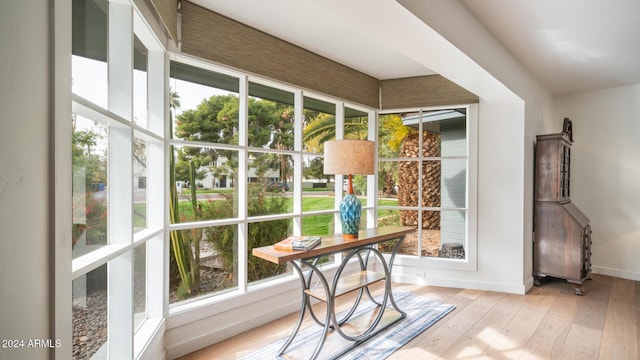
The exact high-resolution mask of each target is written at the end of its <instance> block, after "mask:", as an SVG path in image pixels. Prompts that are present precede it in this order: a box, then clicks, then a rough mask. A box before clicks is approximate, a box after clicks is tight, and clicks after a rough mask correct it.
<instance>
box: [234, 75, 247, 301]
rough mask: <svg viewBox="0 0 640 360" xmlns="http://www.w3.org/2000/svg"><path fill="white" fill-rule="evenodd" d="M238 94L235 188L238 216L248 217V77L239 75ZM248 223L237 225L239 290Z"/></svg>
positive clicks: (244, 282) (244, 275) (242, 287)
mask: <svg viewBox="0 0 640 360" xmlns="http://www.w3.org/2000/svg"><path fill="white" fill-rule="evenodd" d="M239 90H240V94H239V99H238V100H239V114H238V117H239V119H238V121H239V124H238V126H239V129H238V130H239V134H240V136H239V139H238V145H240V150H239V154H238V179H236V184H234V186H236V189H238V216H239V217H240V218H241V219H246V218H247V217H248V209H247V199H248V188H247V186H248V163H249V152H248V151H247V146H248V144H249V133H248V129H249V79H248V78H247V76H242V77H240V88H239ZM248 228H249V225H248V224H247V223H246V222H243V223H241V224H239V225H238V231H237V234H238V240H237V241H238V254H237V256H238V288H239V290H240V291H241V292H245V291H246V290H247V282H248V274H247V271H248V269H247V263H248V259H247V256H248V255H247V247H248V246H249V245H248V244H249V229H248Z"/></svg>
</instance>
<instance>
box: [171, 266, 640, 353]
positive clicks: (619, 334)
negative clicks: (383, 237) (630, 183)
mask: <svg viewBox="0 0 640 360" xmlns="http://www.w3.org/2000/svg"><path fill="white" fill-rule="evenodd" d="M592 277H593V280H591V281H587V282H586V283H585V285H584V286H583V291H584V296H576V295H574V290H573V286H572V285H571V284H568V283H566V282H564V281H559V280H558V281H554V280H550V281H545V282H543V285H542V286H541V287H534V288H533V289H532V290H531V291H529V293H528V294H527V295H513V294H504V293H497V292H489V291H477V290H464V289H451V288H442V287H433V286H416V285H405V284H394V286H395V288H396V289H400V290H403V291H409V292H412V293H414V294H418V295H421V296H425V297H428V298H431V299H438V300H440V301H442V302H446V303H448V304H452V305H455V306H456V309H455V310H454V311H453V312H452V313H450V314H448V315H447V316H446V317H445V318H443V319H442V320H440V321H439V322H437V323H436V324H435V325H433V326H431V327H430V328H429V329H427V330H426V331H424V332H423V333H422V334H420V335H418V336H417V337H416V338H415V339H413V340H412V341H411V342H409V343H408V344H406V345H405V346H403V347H402V348H400V349H399V350H398V351H396V352H395V353H394V354H393V355H391V356H390V357H389V358H388V359H390V360H398V359H403V360H404V359H571V360H574V359H612V360H618V359H633V360H636V359H639V354H640V349H639V344H640V282H637V281H631V280H624V279H618V278H613V277H608V276H603V275H597V274H594V275H592ZM296 318H297V314H291V315H289V316H286V317H284V318H281V319H279V320H277V321H274V322H271V323H269V324H266V325H264V326H262V327H259V328H256V329H253V330H251V331H247V332H245V333H243V334H241V335H238V336H235V337H233V338H230V339H228V340H225V341H223V342H220V343H218V344H215V345H212V346H210V347H208V348H205V349H202V350H200V351H197V352H194V353H191V354H189V355H187V356H184V357H182V358H181V359H182V360H202V359H216V360H219V359H235V358H237V357H240V356H242V355H246V354H248V353H251V352H252V351H254V350H256V349H259V348H260V347H262V346H264V345H266V344H268V343H270V342H273V341H275V340H277V339H279V338H281V337H285V336H287V335H288V334H289V331H290V328H291V327H292V326H293V324H294V323H295V321H296ZM305 325H311V320H309V319H308V317H307V319H306V320H305Z"/></svg>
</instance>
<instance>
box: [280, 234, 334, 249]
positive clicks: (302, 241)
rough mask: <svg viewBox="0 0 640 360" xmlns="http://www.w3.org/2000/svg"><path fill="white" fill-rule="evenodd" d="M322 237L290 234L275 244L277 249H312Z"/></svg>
mask: <svg viewBox="0 0 640 360" xmlns="http://www.w3.org/2000/svg"><path fill="white" fill-rule="evenodd" d="M321 241H322V238H321V237H320V236H289V237H288V238H286V239H284V240H282V241H279V242H277V243H275V244H274V245H273V248H274V249H275V250H279V251H294V250H304V251H306V250H310V249H313V248H314V247H316V246H318V244H320V242H321Z"/></svg>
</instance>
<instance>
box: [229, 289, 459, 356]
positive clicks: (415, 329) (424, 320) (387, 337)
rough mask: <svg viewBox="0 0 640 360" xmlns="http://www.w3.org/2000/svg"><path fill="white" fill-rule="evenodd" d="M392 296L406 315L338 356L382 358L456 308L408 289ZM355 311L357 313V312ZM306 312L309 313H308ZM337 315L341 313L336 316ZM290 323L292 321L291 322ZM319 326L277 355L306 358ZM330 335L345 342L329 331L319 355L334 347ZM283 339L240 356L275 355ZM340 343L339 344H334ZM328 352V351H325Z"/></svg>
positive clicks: (370, 307)
mask: <svg viewBox="0 0 640 360" xmlns="http://www.w3.org/2000/svg"><path fill="white" fill-rule="evenodd" d="M394 297H395V300H396V303H397V304H398V307H399V308H400V309H401V310H403V311H404V312H406V313H407V317H406V318H405V319H403V320H401V321H400V322H398V323H396V324H395V325H392V326H391V327H389V328H388V329H386V330H384V331H382V332H380V333H378V334H377V335H376V336H374V337H373V338H371V339H369V340H367V341H365V342H363V343H361V344H360V345H358V346H357V347H355V348H353V349H351V350H350V351H349V352H347V353H346V354H343V355H342V356H340V357H339V359H341V360H343V359H344V360H355V359H385V358H387V357H388V356H389V355H391V354H392V353H393V352H394V351H396V350H398V349H399V348H400V347H402V346H403V345H404V344H406V343H408V342H409V341H411V339H413V338H414V337H416V336H417V335H418V334H420V333H421V332H423V331H425V330H426V329H427V328H429V327H430V326H431V325H433V324H435V323H436V322H437V321H438V320H440V319H442V318H443V317H444V316H445V315H447V314H448V313H450V312H451V311H453V309H455V307H454V306H452V305H448V304H444V303H442V302H440V301H437V300H430V299H427V298H425V297H422V296H419V295H414V294H412V293H407V292H399V291H395V292H394ZM373 306H374V305H373V303H371V302H366V303H364V304H362V305H361V307H362V309H359V311H358V312H363V313H365V312H367V311H372V310H373ZM356 315H357V314H356ZM307 316H309V315H308V314H307ZM338 318H340V316H338ZM291 325H292V326H293V324H291ZM321 332H322V329H321V328H320V326H317V325H315V324H314V325H312V326H310V327H308V328H306V329H303V330H301V331H300V332H299V333H298V335H297V336H296V338H295V340H294V341H293V343H292V344H291V345H290V346H289V348H288V349H287V352H286V353H285V354H284V355H283V356H282V357H280V359H299V358H307V359H308V358H309V354H310V352H312V350H313V348H314V347H315V345H316V344H317V342H318V339H319V337H320V334H321ZM331 337H333V338H334V339H333V340H332V341H333V342H335V341H338V342H343V343H347V342H346V340H344V339H342V338H341V337H340V336H339V335H337V334H331V335H329V336H328V338H327V342H326V343H325V346H324V347H323V350H322V352H321V353H320V356H319V357H318V358H319V359H326V358H327V357H331V356H330V354H331V353H330V351H331V350H332V349H335V347H336V344H334V343H331V342H330V341H329V338H331ZM285 341H286V337H285V338H283V339H280V340H278V341H275V342H273V343H271V344H269V345H267V346H266V347H264V348H262V349H260V350H257V351H255V352H253V353H250V354H248V355H246V356H243V357H241V358H240V359H242V360H254V359H256V360H258V359H259V360H263V359H278V357H277V355H276V353H277V351H278V350H279V349H280V347H281V346H282V344H284V342H285ZM337 346H339V345H337ZM327 352H329V353H327Z"/></svg>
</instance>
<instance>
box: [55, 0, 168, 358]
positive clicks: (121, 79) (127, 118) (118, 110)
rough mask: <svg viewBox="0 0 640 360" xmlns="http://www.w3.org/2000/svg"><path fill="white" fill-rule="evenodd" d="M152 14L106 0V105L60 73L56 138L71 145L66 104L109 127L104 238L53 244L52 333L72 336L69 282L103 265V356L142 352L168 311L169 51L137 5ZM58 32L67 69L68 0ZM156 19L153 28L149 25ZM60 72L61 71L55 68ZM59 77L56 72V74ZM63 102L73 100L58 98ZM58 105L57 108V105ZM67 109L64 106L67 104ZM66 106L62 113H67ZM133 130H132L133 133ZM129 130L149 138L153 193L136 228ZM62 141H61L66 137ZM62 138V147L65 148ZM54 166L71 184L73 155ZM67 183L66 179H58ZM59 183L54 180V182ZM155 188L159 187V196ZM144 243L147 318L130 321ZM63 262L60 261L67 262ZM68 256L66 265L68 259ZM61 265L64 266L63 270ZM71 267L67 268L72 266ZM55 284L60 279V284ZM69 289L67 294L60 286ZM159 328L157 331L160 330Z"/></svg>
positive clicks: (64, 194)
mask: <svg viewBox="0 0 640 360" xmlns="http://www.w3.org/2000/svg"><path fill="white" fill-rule="evenodd" d="M141 11H142V12H145V14H149V13H150V11H149V9H148V8H146V5H144V4H140V3H139V2H137V1H136V2H135V3H134V2H133V1H132V2H128V1H110V2H109V27H108V39H109V45H108V46H109V50H108V54H109V55H108V56H109V60H108V74H109V75H108V81H109V107H108V109H106V108H103V107H101V106H98V105H96V104H94V103H92V102H91V101H88V100H86V99H84V98H82V97H81V96H78V95H74V94H72V93H71V82H70V81H61V82H60V83H61V84H66V85H67V86H66V87H62V88H60V89H58V91H60V94H58V93H56V96H55V98H56V101H55V104H56V110H57V111H56V119H58V120H59V121H56V127H55V129H56V142H60V143H65V144H66V146H65V147H64V149H65V150H66V151H67V152H68V150H69V144H70V140H71V124H70V121H68V119H69V118H70V116H69V115H68V114H69V113H68V112H67V111H69V110H70V112H72V113H78V114H80V115H82V116H84V117H86V118H89V119H92V120H94V121H96V122H98V123H100V124H103V125H105V126H108V127H109V145H108V149H109V150H108V151H109V163H108V164H109V165H108V176H109V187H108V191H109V195H108V196H109V215H108V219H109V220H108V222H109V225H108V228H109V230H108V232H109V242H108V244H107V245H105V246H103V247H101V248H99V249H97V250H96V251H92V252H90V253H88V254H85V255H82V256H79V257H78V258H76V259H72V257H71V246H70V245H68V243H69V239H70V237H71V236H70V232H66V233H64V234H62V236H59V238H61V239H62V240H60V241H61V243H66V244H67V245H66V246H60V247H56V252H55V257H56V264H58V265H57V266H56V276H55V281H56V287H55V288H56V295H55V314H56V338H59V339H63V343H64V344H71V343H72V341H71V339H72V334H71V333H70V332H69V331H70V330H71V329H72V325H71V322H72V317H73V314H72V310H71V283H72V281H73V280H75V279H78V278H80V277H81V276H83V275H85V274H87V273H88V272H90V271H92V270H94V269H96V268H98V267H100V266H102V265H104V264H107V263H108V264H109V266H108V279H107V287H108V299H107V301H108V317H109V318H108V340H107V341H108V343H107V345H106V346H107V351H108V358H111V359H124V358H139V357H141V356H142V354H143V353H144V351H145V349H146V348H147V346H149V344H150V343H152V338H153V337H156V336H158V333H159V331H158V330H159V329H163V324H164V319H165V317H166V303H165V301H164V300H165V293H166V291H165V288H166V283H167V281H166V279H167V276H166V274H165V267H166V264H167V263H168V247H167V246H166V242H165V241H164V239H165V238H166V219H165V209H166V208H167V206H166V202H167V198H166V195H164V193H165V192H164V189H165V188H166V186H165V184H166V171H165V166H166V165H165V164H166V163H167V161H166V158H165V146H166V143H165V136H166V110H167V108H168V105H167V104H168V96H167V94H168V82H167V79H168V55H167V52H166V49H165V47H164V45H163V44H165V43H166V41H167V39H166V37H165V36H164V34H162V33H159V32H158V31H157V29H158V28H159V27H158V26H157V25H153V24H149V23H148V22H147V21H146V20H145V18H144V17H143V16H141V15H140V12H141ZM55 19H56V21H55V23H56V24H63V23H64V24H65V25H64V26H63V25H60V26H56V31H55V35H54V36H55V39H56V44H61V45H62V46H60V47H58V46H56V51H55V53H56V58H60V59H64V61H62V60H61V61H60V62H59V63H56V73H57V72H58V71H62V74H68V78H69V79H71V76H70V75H71V74H70V72H69V71H68V70H67V69H70V68H71V57H70V56H69V55H70V53H71V32H72V29H71V0H62V1H56V6H55ZM152 26H154V29H155V30H154V29H152ZM134 34H135V36H137V37H138V38H139V39H140V41H142V42H143V44H144V45H145V47H146V48H147V50H148V53H147V65H148V66H147V84H146V86H147V99H146V100H147V104H146V106H147V116H148V122H147V125H146V126H144V127H141V126H138V125H136V124H134V122H133V82H132V81H133V39H134ZM60 77H61V78H62V77H63V76H60ZM56 84H58V80H57V79H56ZM59 104H60V105H59ZM62 104H70V106H69V105H66V106H64V105H62ZM58 108H60V109H58ZM65 109H67V110H65ZM65 114H66V115H65ZM134 134H135V135H134ZM134 137H142V138H143V139H145V140H147V141H148V142H147V144H148V147H147V161H148V171H147V172H148V181H147V191H148V193H149V194H154V196H147V213H146V220H147V227H146V229H144V230H142V231H139V232H136V233H135V234H134V232H133V166H132V151H133V139H134ZM63 145H64V144H63ZM63 145H60V146H59V147H60V148H63ZM55 161H56V167H57V165H61V166H60V168H61V169H66V173H63V171H62V170H61V171H60V176H59V177H58V176H57V177H56V183H57V184H58V183H60V184H62V183H67V184H71V181H72V180H71V170H70V169H71V157H70V154H69V156H64V157H62V156H61V157H58V156H56V160H55ZM61 188H62V189H66V186H64V187H61ZM56 189H58V186H56ZM70 189H71V187H70V186H69V187H68V190H66V191H61V192H60V193H59V194H58V193H57V192H56V203H59V202H60V203H63V202H68V203H69V204H70V203H71V197H72V193H71V191H70ZM157 194H163V195H160V196H158V195H157ZM56 223H68V224H71V213H70V211H69V213H68V214H60V215H59V216H58V215H57V216H56ZM141 246H145V247H146V261H145V277H146V279H145V286H146V291H145V302H146V304H145V320H144V321H143V322H142V323H141V324H140V325H139V326H138V328H137V330H135V329H134V328H133V324H134V320H133V317H134V310H133V271H134V270H133V265H132V259H133V251H134V250H135V249H136V248H138V247H141ZM64 263H66V264H67V265H66V266H64V265H59V264H64ZM68 264H71V267H69V266H68ZM63 269H64V270H63ZM69 269H70V271H69ZM59 285H60V286H59ZM58 289H60V290H58ZM63 292H66V295H64V294H63ZM162 332H163V330H161V331H160V333H162ZM71 351H72V346H71V345H69V346H62V347H61V348H59V349H56V353H55V357H56V358H57V359H58V358H59V359H68V358H71Z"/></svg>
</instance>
